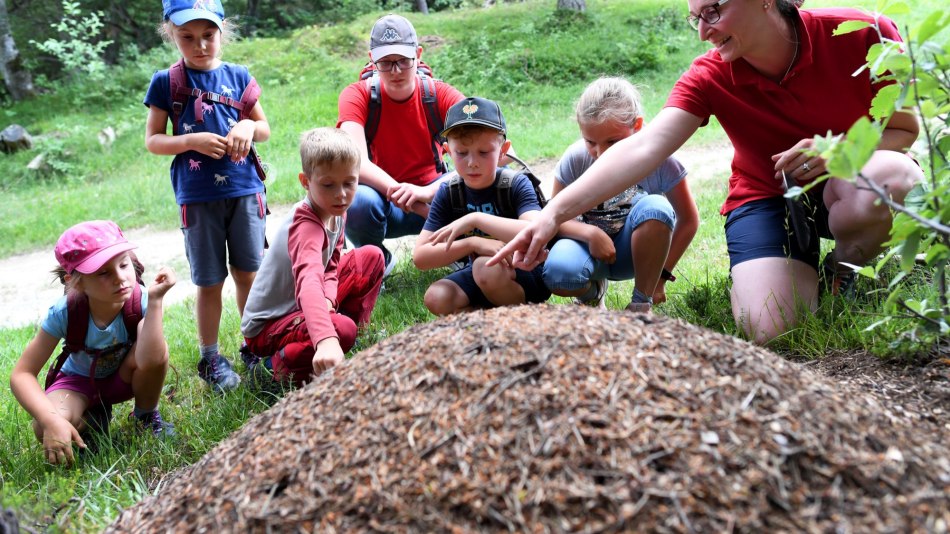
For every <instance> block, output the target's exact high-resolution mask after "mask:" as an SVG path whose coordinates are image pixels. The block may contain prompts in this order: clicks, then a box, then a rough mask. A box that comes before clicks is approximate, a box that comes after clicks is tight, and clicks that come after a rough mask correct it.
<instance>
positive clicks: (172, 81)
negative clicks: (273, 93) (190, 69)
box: [168, 59, 261, 135]
mask: <svg viewBox="0 0 950 534" xmlns="http://www.w3.org/2000/svg"><path fill="white" fill-rule="evenodd" d="M168 81H169V90H170V91H171V94H172V135H178V120H179V119H180V118H181V112H182V110H183V109H184V108H185V105H186V104H188V101H189V100H190V99H191V97H194V98H195V104H194V106H195V122H204V113H203V112H202V111H201V103H202V102H204V101H205V100H208V101H210V102H217V103H221V104H225V105H228V106H231V107H232V108H236V109H237V110H238V111H239V112H241V116H242V117H243V116H244V114H245V113H247V114H250V112H251V109H253V107H254V106H253V105H252V106H251V107H250V108H248V109H246V110H245V104H244V96H243V95H242V97H241V100H235V99H233V98H231V97H229V96H224V95H221V94H218V93H214V92H211V91H202V90H201V89H197V88H194V87H188V82H187V77H186V76H185V60H184V59H179V60H178V61H176V62H175V63H173V64H172V65H171V66H170V67H168ZM252 83H253V86H254V88H255V90H256V94H254V95H253V98H254V100H253V101H254V103H256V102H257V99H258V97H259V96H260V94H261V90H260V87H259V86H258V85H257V82H256V81H253V78H252ZM250 86H251V84H248V87H250ZM244 93H245V94H247V93H248V91H247V88H245V90H244ZM248 96H249V97H250V96H251V95H250V94H249V95H248Z"/></svg>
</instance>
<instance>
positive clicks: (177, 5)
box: [162, 0, 224, 30]
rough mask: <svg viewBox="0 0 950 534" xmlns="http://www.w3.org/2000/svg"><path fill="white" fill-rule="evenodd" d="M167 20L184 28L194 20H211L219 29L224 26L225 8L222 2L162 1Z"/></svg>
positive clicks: (199, 0)
mask: <svg viewBox="0 0 950 534" xmlns="http://www.w3.org/2000/svg"><path fill="white" fill-rule="evenodd" d="M162 10H163V13H164V17H165V20H170V21H172V24H174V25H175V26H183V25H185V24H188V23H189V22H191V21H193V20H198V19H204V20H210V21H211V22H213V23H215V25H217V27H218V29H219V30H220V29H222V28H223V26H224V7H223V6H222V5H221V0H162Z"/></svg>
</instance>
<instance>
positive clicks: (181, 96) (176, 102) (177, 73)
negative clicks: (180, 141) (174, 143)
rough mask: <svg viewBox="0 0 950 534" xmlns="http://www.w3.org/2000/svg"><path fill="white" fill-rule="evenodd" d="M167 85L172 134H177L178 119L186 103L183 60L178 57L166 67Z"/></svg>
mask: <svg viewBox="0 0 950 534" xmlns="http://www.w3.org/2000/svg"><path fill="white" fill-rule="evenodd" d="M168 85H169V91H170V92H171V95H172V117H171V119H172V135H178V121H179V120H180V119H181V112H182V110H183V109H184V108H185V105H186V104H187V103H188V97H189V96H190V93H189V92H188V85H187V84H186V82H185V60H184V59H179V60H178V61H176V62H175V63H174V64H172V65H171V66H170V67H168Z"/></svg>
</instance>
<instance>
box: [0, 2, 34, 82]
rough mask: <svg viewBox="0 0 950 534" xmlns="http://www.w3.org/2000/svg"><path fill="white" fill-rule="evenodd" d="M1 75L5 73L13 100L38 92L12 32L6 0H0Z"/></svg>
mask: <svg viewBox="0 0 950 534" xmlns="http://www.w3.org/2000/svg"><path fill="white" fill-rule="evenodd" d="M0 75H3V82H4V84H6V87H7V91H9V92H10V96H11V97H13V100H23V99H24V98H28V97H31V96H33V95H35V94H36V90H35V89H34V88H33V77H32V76H31V75H30V71H28V70H26V69H24V68H23V64H22V63H21V62H20V51H19V50H17V47H16V43H15V42H14V41H13V34H12V33H10V19H9V17H8V16H7V2H6V0H0Z"/></svg>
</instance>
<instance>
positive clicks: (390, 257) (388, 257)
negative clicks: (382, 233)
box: [383, 249, 396, 278]
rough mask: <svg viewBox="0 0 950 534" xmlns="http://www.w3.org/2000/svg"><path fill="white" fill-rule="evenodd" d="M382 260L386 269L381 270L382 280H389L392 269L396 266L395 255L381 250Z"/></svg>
mask: <svg viewBox="0 0 950 534" xmlns="http://www.w3.org/2000/svg"><path fill="white" fill-rule="evenodd" d="M383 259H384V260H385V261H386V269H384V270H383V278H389V275H390V274H392V272H393V268H394V267H395V266H396V255H395V254H393V253H392V252H389V251H388V250H386V249H383Z"/></svg>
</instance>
